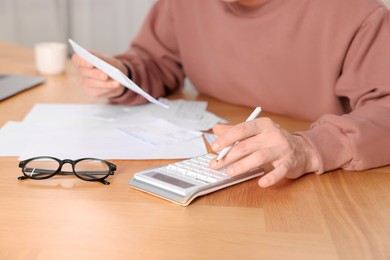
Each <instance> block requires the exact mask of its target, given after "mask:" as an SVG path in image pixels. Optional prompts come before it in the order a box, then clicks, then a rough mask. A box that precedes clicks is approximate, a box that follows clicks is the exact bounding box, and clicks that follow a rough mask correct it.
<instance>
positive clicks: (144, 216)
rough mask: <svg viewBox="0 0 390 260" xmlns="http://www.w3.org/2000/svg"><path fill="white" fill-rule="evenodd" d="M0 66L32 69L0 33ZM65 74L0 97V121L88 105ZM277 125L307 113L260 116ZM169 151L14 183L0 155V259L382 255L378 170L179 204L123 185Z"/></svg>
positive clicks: (385, 181)
mask: <svg viewBox="0 0 390 260" xmlns="http://www.w3.org/2000/svg"><path fill="white" fill-rule="evenodd" d="M0 72H1V73H16V74H27V75H35V74H36V72H35V69H34V62H33V54H32V51H31V50H30V49H26V48H23V47H20V46H15V45H11V44H7V43H4V42H0ZM170 98H186V99H192V100H204V101H208V102H209V107H208V110H209V111H211V112H213V113H215V114H217V115H220V116H222V117H224V118H226V119H228V120H229V121H230V122H231V123H238V122H240V121H243V120H244V119H245V117H246V116H247V115H248V114H249V113H250V112H251V108H246V107H239V106H233V105H229V104H226V103H223V102H220V101H217V100H215V99H212V98H210V97H206V96H202V95H198V94H197V93H196V92H194V91H191V90H185V91H183V92H182V93H178V94H175V95H173V96H171V97H170ZM96 102H100V103H101V102H104V101H101V100H97V99H95V98H91V97H87V96H86V95H85V94H84V93H83V91H82V90H81V88H80V87H79V84H78V82H77V78H76V76H75V71H74V69H73V67H72V66H68V69H67V71H66V73H64V74H62V75H59V76H50V77H47V82H46V83H45V84H43V85H41V86H38V87H36V88H33V89H31V90H28V91H26V92H24V93H21V94H19V95H17V96H15V97H12V98H10V99H7V100H4V101H2V102H0V126H2V125H4V124H5V123H6V122H7V121H9V120H17V121H18V120H19V121H20V120H23V117H24V116H25V115H26V114H27V113H28V112H29V111H30V109H31V108H32V107H33V105H34V104H36V103H86V104H88V103H89V104H90V103H96ZM263 115H264V116H269V117H271V118H273V119H274V120H275V121H276V122H278V123H279V124H280V125H281V126H282V127H284V128H286V129H287V130H289V131H296V130H304V129H307V128H308V126H309V122H302V121H298V120H294V119H290V118H286V117H281V116H277V115H272V114H267V113H266V112H264V114H263ZM172 161H173V160H153V161H134V160H128V161H125V160H124V161H113V162H114V163H116V164H117V165H118V171H117V172H116V173H115V175H114V177H112V178H110V181H111V185H109V186H105V185H102V184H101V183H91V182H84V181H82V180H79V179H77V178H75V177H69V178H52V179H48V180H43V181H34V180H25V181H23V182H21V181H18V180H17V177H18V176H19V175H20V174H21V171H20V169H19V168H18V159H17V158H16V157H0V259H390V167H383V168H379V169H373V170H369V171H363V172H347V171H343V170H336V171H333V172H329V173H326V174H323V175H316V174H308V175H305V176H303V177H301V178H300V179H298V180H295V181H291V180H284V181H282V182H281V183H279V184H278V185H275V186H274V187H271V188H267V189H261V188H259V187H258V185H257V180H251V181H248V182H245V183H242V184H238V185H236V186H233V187H229V188H226V189H224V190H221V191H218V192H215V193H213V194H210V195H207V196H204V197H201V198H198V199H196V200H195V201H193V203H192V204H191V205H190V206H188V207H181V206H178V205H175V204H173V203H170V202H167V201H164V200H161V199H158V198H155V197H153V196H150V195H147V194H145V193H142V192H139V191H136V190H134V189H132V188H130V187H129V185H128V184H127V181H128V180H129V179H130V178H131V177H132V174H133V173H134V172H136V171H140V170H143V169H147V168H150V167H154V166H158V165H162V164H166V163H169V162H172Z"/></svg>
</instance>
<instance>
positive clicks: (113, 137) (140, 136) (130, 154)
mask: <svg viewBox="0 0 390 260" xmlns="http://www.w3.org/2000/svg"><path fill="white" fill-rule="evenodd" d="M160 102H162V103H164V104H166V105H169V107H170V108H169V109H166V108H162V107H161V106H159V105H155V104H151V103H149V104H146V105H141V106H117V105H61V104H37V105H36V106H35V107H34V108H33V109H32V110H31V111H30V113H29V114H28V115H27V116H26V118H25V119H24V120H23V122H8V123H7V124H6V125H5V126H4V127H3V128H2V129H1V130H0V156H19V157H20V159H26V158H30V157H34V156H43V155H47V156H54V157H58V158H60V159H65V158H68V159H78V158H83V157H95V158H101V159H176V158H190V157H195V156H198V155H202V154H205V153H207V150H206V147H205V144H204V141H203V138H202V132H199V130H208V129H210V128H211V127H213V126H214V125H215V124H216V123H218V122H225V121H224V120H223V119H221V118H219V117H217V116H215V115H214V114H211V113H209V112H207V111H206V107H207V103H205V102H196V101H184V100H175V101H170V100H167V99H160Z"/></svg>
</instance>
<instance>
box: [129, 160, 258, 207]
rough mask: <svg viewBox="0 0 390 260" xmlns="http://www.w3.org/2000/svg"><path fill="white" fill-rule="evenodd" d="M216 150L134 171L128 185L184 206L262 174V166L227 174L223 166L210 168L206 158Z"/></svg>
mask: <svg viewBox="0 0 390 260" xmlns="http://www.w3.org/2000/svg"><path fill="white" fill-rule="evenodd" d="M215 157H216V155H215V154H205V155H201V156H198V157H194V158H191V159H186V160H183V161H179V162H176V163H171V164H168V165H165V166H160V167H157V168H152V169H148V170H145V171H141V172H138V173H135V174H134V176H133V178H131V179H130V180H129V184H130V186H132V187H133V188H135V189H138V190H140V191H143V192H146V193H149V194H152V195H155V196H157V197H160V198H163V199H166V200H169V201H171V202H174V203H176V204H179V205H182V206H187V205H188V204H190V203H191V201H192V200H193V199H195V198H196V197H199V196H202V195H205V194H208V193H211V192H214V191H217V190H220V189H223V188H226V187H228V186H231V185H234V184H237V183H240V182H243V181H246V180H249V179H252V178H255V177H257V176H260V175H263V174H264V170H263V169H262V168H255V169H252V170H250V171H248V172H246V173H243V174H240V175H236V176H233V177H229V176H228V175H226V173H225V169H226V167H225V168H222V169H219V170H217V171H216V170H213V169H211V168H210V167H209V162H210V161H211V160H212V159H213V158H215Z"/></svg>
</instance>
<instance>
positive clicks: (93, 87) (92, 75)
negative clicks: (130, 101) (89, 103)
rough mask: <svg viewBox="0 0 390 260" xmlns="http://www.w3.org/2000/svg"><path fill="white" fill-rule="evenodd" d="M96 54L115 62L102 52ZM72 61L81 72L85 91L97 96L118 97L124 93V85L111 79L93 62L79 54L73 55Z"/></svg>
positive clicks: (80, 78) (80, 77)
mask: <svg viewBox="0 0 390 260" xmlns="http://www.w3.org/2000/svg"><path fill="white" fill-rule="evenodd" d="M95 55H96V56H98V57H100V58H102V59H104V60H106V61H107V62H108V63H113V62H114V61H115V60H114V59H112V58H109V57H106V56H104V55H102V54H98V53H96V54H95ZM72 62H73V63H74V64H75V65H76V68H77V71H78V73H79V80H80V82H81V85H82V87H83V88H84V90H85V92H86V93H87V94H89V95H91V96H96V97H106V98H110V97H116V96H118V95H120V94H121V93H123V86H121V84H120V83H119V82H118V81H115V80H113V79H111V78H110V77H109V76H108V75H107V74H106V73H104V72H103V71H101V70H99V69H97V68H95V67H94V66H93V65H92V64H90V63H89V62H87V61H86V60H84V59H83V58H81V57H80V56H79V55H77V54H74V55H73V56H72Z"/></svg>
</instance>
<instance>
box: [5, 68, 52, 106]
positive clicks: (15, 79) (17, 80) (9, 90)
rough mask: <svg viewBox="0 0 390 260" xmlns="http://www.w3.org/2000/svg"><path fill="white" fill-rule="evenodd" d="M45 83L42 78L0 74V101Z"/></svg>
mask: <svg viewBox="0 0 390 260" xmlns="http://www.w3.org/2000/svg"><path fill="white" fill-rule="evenodd" d="M44 81H45V79H44V78H42V77H37V76H25V75H11V74H0V101H2V100H4V99H6V98H9V97H11V96H14V95H16V94H18V93H20V92H22V91H24V90H27V89H29V88H32V87H35V86H38V85H39V84H41V83H43V82H44Z"/></svg>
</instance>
